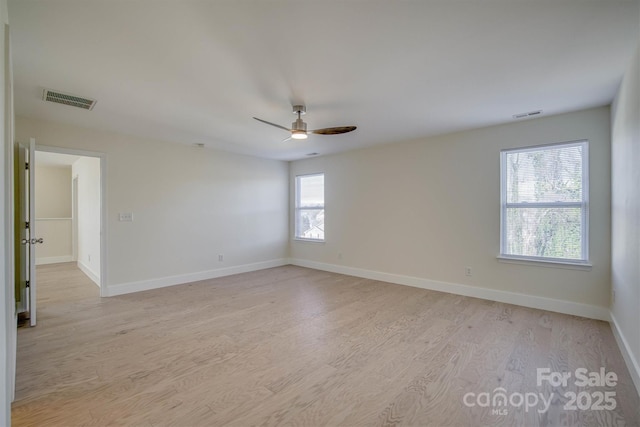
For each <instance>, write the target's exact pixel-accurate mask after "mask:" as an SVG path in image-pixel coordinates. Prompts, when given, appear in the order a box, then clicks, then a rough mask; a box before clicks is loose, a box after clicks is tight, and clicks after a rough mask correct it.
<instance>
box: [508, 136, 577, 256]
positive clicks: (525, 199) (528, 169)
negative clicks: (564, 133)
mask: <svg viewBox="0 0 640 427" xmlns="http://www.w3.org/2000/svg"><path fill="white" fill-rule="evenodd" d="M500 168H501V169H500V180H501V186H500V187H501V189H500V191H501V197H500V199H501V204H502V207H501V208H502V209H501V227H500V237H501V239H500V255H501V257H504V258H517V259H525V260H527V259H528V260H537V261H550V262H561V263H571V264H587V263H588V259H589V253H588V249H589V247H588V239H587V237H588V236H587V234H588V233H587V230H588V229H589V224H588V213H589V211H588V208H589V206H588V195H589V186H588V183H589V182H588V176H589V170H588V169H589V154H588V145H587V141H578V142H570V143H562V144H554V145H546V146H538V147H529V148H519V149H514V150H504V151H502V152H501V153H500Z"/></svg>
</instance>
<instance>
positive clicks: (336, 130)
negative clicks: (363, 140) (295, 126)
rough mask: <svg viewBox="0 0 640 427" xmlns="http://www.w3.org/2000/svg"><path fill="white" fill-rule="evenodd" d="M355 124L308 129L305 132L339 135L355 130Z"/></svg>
mask: <svg viewBox="0 0 640 427" xmlns="http://www.w3.org/2000/svg"><path fill="white" fill-rule="evenodd" d="M356 129H357V128H356V126H340V127H335V128H323V129H315V130H310V131H309V132H307V133H315V134H316V135H339V134H341V133H347V132H351V131H354V130H356Z"/></svg>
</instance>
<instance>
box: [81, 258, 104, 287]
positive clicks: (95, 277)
mask: <svg viewBox="0 0 640 427" xmlns="http://www.w3.org/2000/svg"><path fill="white" fill-rule="evenodd" d="M78 268H79V269H80V270H82V272H83V273H84V274H86V275H87V277H89V279H91V281H92V282H93V283H95V284H96V285H98V286H100V276H98V274H96V272H95V271H93V270H92V269H91V268H90V267H89V266H88V265H87V264H85V263H83V262H82V261H78Z"/></svg>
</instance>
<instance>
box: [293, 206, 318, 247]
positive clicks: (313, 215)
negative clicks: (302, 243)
mask: <svg viewBox="0 0 640 427" xmlns="http://www.w3.org/2000/svg"><path fill="white" fill-rule="evenodd" d="M296 237H298V238H301V239H318V240H324V209H298V210H297V211H296Z"/></svg>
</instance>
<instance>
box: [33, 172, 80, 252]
mask: <svg viewBox="0 0 640 427" xmlns="http://www.w3.org/2000/svg"><path fill="white" fill-rule="evenodd" d="M35 176H36V180H35V191H36V194H35V198H36V224H35V227H36V228H35V230H36V236H37V237H40V238H42V239H43V243H42V244H39V245H36V264H48V263H54V262H68V261H71V260H72V257H73V247H72V242H71V237H72V236H71V166H44V165H40V164H38V163H36V167H35Z"/></svg>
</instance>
